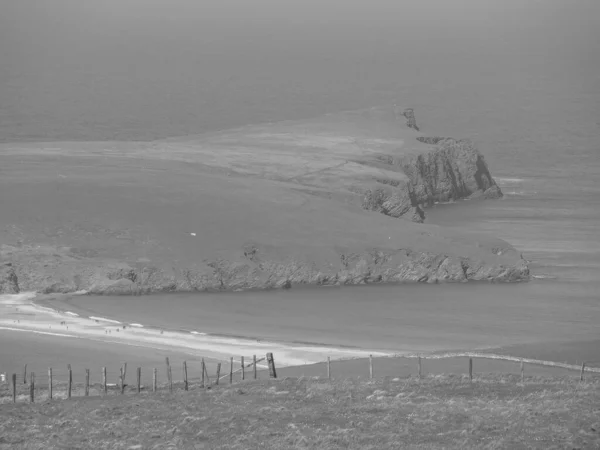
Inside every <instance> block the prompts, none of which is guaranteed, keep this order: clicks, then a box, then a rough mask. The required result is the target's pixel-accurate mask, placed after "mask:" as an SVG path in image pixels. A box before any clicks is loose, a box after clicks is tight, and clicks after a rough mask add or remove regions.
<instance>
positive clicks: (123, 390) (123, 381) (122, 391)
mask: <svg viewBox="0 0 600 450" xmlns="http://www.w3.org/2000/svg"><path fill="white" fill-rule="evenodd" d="M120 371H121V376H120V377H119V378H121V394H124V393H125V377H124V376H123V367H121V369H120Z"/></svg>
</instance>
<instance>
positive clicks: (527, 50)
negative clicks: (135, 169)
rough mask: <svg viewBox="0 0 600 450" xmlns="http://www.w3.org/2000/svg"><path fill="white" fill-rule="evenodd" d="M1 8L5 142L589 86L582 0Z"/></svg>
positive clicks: (593, 67) (592, 39)
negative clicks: (527, 87) (526, 88)
mask: <svg viewBox="0 0 600 450" xmlns="http://www.w3.org/2000/svg"><path fill="white" fill-rule="evenodd" d="M0 5H1V6H0V61H1V62H2V63H1V64H0V141H4V142H8V141H19V140H87V139H90V140H98V139H100V140H104V139H124V140H132V139H143V140H145V139H154V138H158V137H165V136H176V135H185V134H194V133H200V132H203V131H206V130H211V129H215V128H227V127H230V126H236V125H241V124H246V123H253V122H254V123H255V122H261V121H265V120H282V119H294V118H302V117H309V116H314V115H316V114H320V113H323V112H330V111H338V110H341V109H354V108H361V107H367V106H372V105H375V104H381V103H390V102H394V101H402V102H406V103H411V106H414V104H418V103H419V101H420V99H422V98H424V95H423V92H428V91H427V89H428V87H430V88H431V90H437V92H438V93H437V94H436V95H438V96H447V95H450V94H451V93H452V91H453V90H455V91H456V92H458V91H460V90H468V89H470V90H471V91H473V92H480V94H478V95H484V96H485V95H488V94H487V92H488V91H490V90H494V91H495V92H497V94H498V95H513V93H514V92H515V91H518V90H519V89H520V88H521V86H522V85H523V83H528V84H536V83H538V82H539V84H540V86H544V88H546V89H555V88H554V87H553V86H554V84H557V83H558V84H559V85H560V87H559V88H558V89H557V91H565V92H567V93H568V95H571V91H573V92H575V94H577V92H579V90H581V91H582V92H592V91H593V90H594V89H595V88H596V87H598V86H600V70H598V69H599V68H600V56H599V52H598V51H597V48H596V47H597V43H598V42H600V26H598V24H599V23H600V19H599V17H600V2H595V1H593V0H589V1H588V0H580V1H576V2H564V1H543V2H542V1H533V0H529V1H523V0H520V1H508V2H507V1H499V0H487V1H486V0H454V1H443V0H428V1H421V2H406V1H404V2H403V1H382V0H376V1H373V2H369V3H368V5H367V3H366V2H341V1H325V2H317V1H316V0H311V1H304V2H299V1H279V2H277V1H274V0H272V1H267V0H259V1H254V2H252V3H250V2H242V1H222V0H221V1H217V0H210V1H203V2H200V1H192V0H174V1H170V2H167V1H164V0H119V1H117V0H103V1H80V0H55V1H52V2H45V1H41V0H19V1H18V2H17V1H10V0H2V1H1V2H0ZM538 80H539V81H538ZM469 86H470V87H469ZM453 95H456V96H457V100H454V102H453V104H456V103H457V101H458V100H460V98H461V97H460V96H459V94H453ZM460 95H463V94H460ZM432 101H433V100H432ZM482 101H489V100H483V99H482Z"/></svg>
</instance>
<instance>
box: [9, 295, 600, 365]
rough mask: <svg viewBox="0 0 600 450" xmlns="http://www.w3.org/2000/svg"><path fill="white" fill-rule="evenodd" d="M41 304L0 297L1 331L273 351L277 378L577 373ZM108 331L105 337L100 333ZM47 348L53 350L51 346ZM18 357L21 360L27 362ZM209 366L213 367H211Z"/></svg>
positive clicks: (532, 361)
mask: <svg viewBox="0 0 600 450" xmlns="http://www.w3.org/2000/svg"><path fill="white" fill-rule="evenodd" d="M53 297H54V298H55V297H56V296H53ZM66 297H70V296H66ZM45 300H49V299H48V297H47V296H37V295H36V294H35V293H23V294H17V295H2V296H0V311H2V309H5V308H6V309H9V310H11V311H10V312H9V313H8V314H1V315H0V332H9V333H14V332H18V331H20V332H24V333H31V334H32V335H37V336H40V338H41V339H44V338H45V336H48V337H50V336H52V337H55V338H57V339H58V340H59V341H60V339H61V338H63V339H64V338H67V339H69V338H70V339H69V341H71V339H72V341H71V342H72V343H73V342H74V343H76V345H78V346H79V348H81V349H85V348H89V349H90V350H91V349H96V348H97V347H98V345H100V347H102V346H103V345H104V344H108V345H111V344H117V347H116V348H115V347H114V346H113V347H112V348H111V351H112V352H113V353H116V354H122V355H123V356H124V355H125V354H126V353H127V352H129V353H130V352H131V349H132V348H135V347H138V348H139V349H140V351H142V350H143V351H144V352H145V353H147V354H154V353H155V354H156V357H157V359H158V360H159V359H160V358H159V357H158V355H159V354H162V355H163V356H164V355H165V354H167V355H173V356H175V359H177V358H181V357H183V358H184V359H186V357H185V356H184V355H190V356H191V357H192V359H191V360H190V359H188V361H190V362H192V364H195V363H193V361H196V364H197V363H198V361H199V360H200V358H204V359H206V361H207V364H210V365H211V366H216V363H217V362H221V363H228V362H229V358H230V357H233V358H234V362H235V364H239V363H240V355H242V356H245V357H250V356H251V355H252V354H256V355H257V356H260V355H263V354H264V353H267V352H273V353H274V355H275V360H276V365H277V367H278V372H279V373H280V375H281V376H283V377H286V376H323V374H324V373H325V367H326V366H325V365H324V364H325V363H326V361H327V357H329V358H330V359H331V363H332V364H333V363H335V364H336V367H337V368H336V369H335V370H336V372H337V371H338V370H342V373H344V374H345V376H350V377H352V376H360V377H362V376H366V373H367V368H368V366H369V363H368V361H369V355H371V356H372V361H373V364H374V365H375V367H376V371H377V373H380V374H382V375H383V374H385V375H386V376H388V375H389V374H390V373H394V374H396V376H400V375H402V374H403V375H407V376H410V375H411V374H412V375H414V373H413V372H414V370H415V368H416V359H417V358H419V357H420V358H422V359H423V363H424V364H426V367H427V371H428V372H430V373H432V374H441V373H461V372H463V371H464V366H465V364H466V363H465V361H467V360H468V358H469V357H473V358H476V360H477V363H476V366H477V370H478V371H479V372H498V371H499V372H502V373H504V372H506V373H514V372H515V371H518V364H519V362H524V363H526V364H527V366H528V367H529V368H528V369H527V373H529V374H538V375H544V374H545V375H560V374H561V373H562V374H564V375H567V374H569V373H571V374H572V373H575V372H578V370H579V368H580V365H579V366H578V365H574V364H573V361H570V362H569V363H567V361H562V360H561V359H560V357H559V356H560V355H561V352H560V351H559V352H558V353H556V354H555V355H553V356H550V355H544V354H543V352H542V353H538V354H537V355H536V350H535V346H533V347H532V346H529V345H525V344H524V345H522V349H520V350H521V351H519V349H518V348H513V347H498V346H494V347H492V346H489V347H482V348H470V349H467V348H465V349H458V348H457V349H453V350H448V349H439V350H431V351H420V352H415V351H405V352H395V351H386V352H377V351H370V350H366V349H360V348H345V349H341V348H338V347H334V346H327V345H316V344H312V345H310V346H297V345H296V346H294V345H291V344H289V343H282V342H274V341H263V342H255V341H253V340H252V339H250V338H247V337H246V338H242V339H239V338H238V339H232V338H228V337H222V336H221V337H216V336H214V335H210V334H207V333H199V332H196V333H194V332H192V331H189V330H186V331H173V330H160V329H157V328H153V327H145V326H143V325H142V324H129V323H126V322H125V321H116V320H113V319H108V318H102V317H97V316H87V317H86V316H83V315H80V314H77V313H73V312H72V311H59V310H57V309H54V308H51V307H48V306H44V303H45ZM69 313H70V314H69ZM11 316H12V317H11ZM10 322H12V323H10ZM15 322H16V323H15ZM136 325H137V326H136ZM124 326H125V328H123V327H124ZM107 330H109V331H110V332H109V333H107ZM116 330H119V331H116ZM86 342H89V344H86ZM588 344H589V343H588ZM43 345H44V344H42V346H43ZM52 345H53V346H54V343H53V344H52ZM511 348H512V349H513V351H512V352H511ZM527 349H529V350H527ZM538 350H539V349H538ZM171 352H172V353H171ZM563 353H564V352H563ZM177 355H179V356H177ZM544 356H546V357H545V358H544ZM9 359H10V355H9ZM21 359H24V360H25V361H27V359H28V358H21ZM75 359H76V360H77V358H75ZM153 359H154V358H153ZM172 359H173V358H172ZM590 363H591V364H592V365H590V364H588V365H587V366H586V373H587V374H589V375H590V376H598V374H600V367H595V366H596V365H597V364H596V362H595V361H593V362H592V361H590ZM579 364H581V362H579ZM412 366H415V367H412ZM257 368H258V370H259V371H265V370H266V369H268V367H267V366H266V365H265V364H264V363H263V364H257ZM212 369H213V370H214V367H212Z"/></svg>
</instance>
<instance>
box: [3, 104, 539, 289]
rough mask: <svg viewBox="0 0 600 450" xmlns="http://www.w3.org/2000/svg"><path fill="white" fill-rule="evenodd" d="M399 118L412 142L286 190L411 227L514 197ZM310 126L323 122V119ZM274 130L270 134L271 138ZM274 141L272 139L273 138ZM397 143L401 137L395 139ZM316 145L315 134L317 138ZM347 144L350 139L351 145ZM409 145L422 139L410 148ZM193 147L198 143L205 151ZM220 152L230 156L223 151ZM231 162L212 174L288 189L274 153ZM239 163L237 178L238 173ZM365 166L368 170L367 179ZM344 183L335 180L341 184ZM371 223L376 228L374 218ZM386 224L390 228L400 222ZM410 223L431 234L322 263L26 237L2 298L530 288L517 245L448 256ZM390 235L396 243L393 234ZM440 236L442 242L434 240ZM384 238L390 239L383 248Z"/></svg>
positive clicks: (7, 262) (465, 144)
mask: <svg viewBox="0 0 600 450" xmlns="http://www.w3.org/2000/svg"><path fill="white" fill-rule="evenodd" d="M394 112H395V114H396V117H398V116H399V115H401V116H403V117H405V118H406V119H407V123H406V131H405V132H404V134H403V135H402V139H403V140H396V141H394V140H389V141H387V142H389V144H385V145H384V144H381V145H380V142H383V141H382V139H378V136H377V135H375V136H374V137H372V140H371V141H366V138H364V135H363V140H365V142H367V144H365V145H366V146H367V147H368V148H367V149H366V150H364V149H362V148H361V149H360V151H357V150H356V149H354V147H352V148H350V147H349V148H350V149H351V150H352V151H354V152H355V153H354V154H350V153H349V152H348V150H347V149H342V150H343V151H344V152H345V153H344V152H342V153H340V154H341V155H342V156H341V157H343V158H345V162H343V163H341V164H337V165H334V164H332V165H331V167H326V168H325V169H320V170H316V171H312V172H307V173H305V174H302V175H301V176H294V177H291V178H289V179H286V180H283V183H285V184H282V186H285V187H286V188H287V187H290V188H291V189H292V190H298V191H301V192H303V194H304V195H306V194H305V193H307V194H308V195H309V196H311V198H312V197H315V196H316V197H326V198H327V200H323V201H325V202H332V203H323V204H322V205H321V206H319V208H320V209H319V210H326V209H327V208H329V206H327V205H330V204H333V202H335V203H338V202H337V200H336V198H337V197H336V196H338V195H342V197H340V198H342V199H345V200H344V201H345V202H346V204H349V205H351V207H355V206H357V207H358V208H359V209H362V210H366V211H373V212H378V213H381V214H383V215H386V216H390V217H394V218H403V219H409V222H423V221H424V220H425V217H426V215H425V210H426V208H427V207H430V206H431V205H433V204H435V203H438V202H448V201H454V200H459V199H466V198H475V197H481V198H486V199H490V198H499V197H501V196H502V192H501V190H500V188H499V187H498V185H497V184H496V183H495V181H494V179H493V177H492V175H491V174H490V171H489V169H488V167H487V164H486V162H485V160H484V157H483V156H482V155H481V153H480V152H479V151H478V150H477V148H476V147H475V146H474V145H473V143H472V142H470V141H468V140H457V139H452V138H441V137H424V136H422V133H421V132H420V131H419V128H418V127H417V126H416V121H415V117H414V112H413V111H412V110H410V109H407V110H405V111H404V112H403V113H402V114H398V112H397V111H396V110H394ZM381 114H382V113H381V112H380V111H375V110H373V111H370V112H368V114H367V115H365V113H359V114H355V115H350V116H345V117H343V120H341V119H336V120H337V122H331V123H332V124H333V125H332V124H331V123H327V125H328V126H329V127H330V129H334V130H335V131H336V132H338V133H339V134H341V133H340V132H339V129H340V127H341V125H340V123H343V126H344V127H347V128H350V129H351V127H352V126H353V125H354V123H355V122H356V121H357V120H358V119H357V117H358V118H360V119H361V120H362V122H360V125H361V126H363V128H366V127H367V125H369V126H370V125H371V124H372V123H373V121H376V120H379V118H380V117H379V115H381ZM364 117H367V118H366V119H364ZM327 120H330V119H327ZM348 123H349V124H350V126H348ZM365 124H367V125H365ZM309 125H310V126H315V125H314V123H312V124H309ZM319 125H320V124H319ZM392 125H393V124H392ZM295 126H296V125H292V126H289V125H285V126H284V127H280V128H278V129H277V131H278V132H280V134H277V133H274V132H273V131H272V130H270V129H267V128H264V127H263V128H259V129H258V130H253V132H252V133H253V134H249V135H248V136H247V137H246V135H245V134H243V133H240V132H235V131H234V132H233V133H231V134H228V135H224V136H217V138H215V137H210V138H208V140H205V141H202V142H200V143H194V144H193V146H192V145H190V144H186V145H187V147H186V152H187V153H185V154H184V153H183V152H180V154H182V155H185V158H188V159H187V160H186V161H185V162H186V163H187V164H188V165H191V163H194V164H196V162H195V160H192V159H189V158H201V157H200V156H198V155H199V153H198V152H201V151H204V150H203V149H204V147H207V146H208V144H210V145H211V146H222V145H223V142H228V145H229V146H230V147H231V148H236V147H235V145H237V142H239V141H242V142H245V141H246V140H247V141H248V142H250V143H249V144H248V145H249V148H250V149H254V148H259V147H260V145H262V144H261V143H262V142H267V144H265V145H268V143H269V142H270V141H269V139H271V140H274V138H273V136H275V137H276V139H279V140H281V139H282V138H281V136H284V135H285V136H286V139H288V136H289V135H290V134H291V131H290V130H292V131H293V130H294V127H295ZM304 126H305V125H304ZM394 126H395V125H394ZM286 127H287V128H286ZM336 127H337V128H336ZM265 130H268V131H269V133H268V134H267V133H266V132H265ZM281 130H283V132H281ZM343 131H346V128H343ZM363 131H364V130H363ZM392 132H395V130H392ZM236 133H238V134H236ZM244 133H246V131H244ZM328 133H329V134H324V133H321V134H318V132H315V136H316V138H319V139H321V140H323V139H325V138H326V139H328V140H330V141H331V140H332V137H331V135H330V134H331V133H330V132H329V129H328ZM232 136H233V137H232ZM257 136H259V138H257ZM264 136H267V138H266V139H265V137H264ZM393 137H394V138H397V136H395V135H394V136H393ZM316 138H313V140H314V141H315V142H316V141H317V139H316ZM252 139H257V143H255V144H253V143H252ZM293 139H295V140H293V142H292V144H289V142H287V143H286V145H288V146H293V145H298V144H297V140H298V137H297V136H295V137H293ZM336 139H338V141H340V139H339V138H336ZM406 139H409V140H410V141H409V142H408V143H406ZM227 140H229V141H227ZM230 141H231V142H233V144H231V142H230ZM279 142H280V141H277V142H276V143H278V144H279ZM396 142H398V143H400V144H402V145H404V147H405V148H404V149H403V150H402V151H401V152H398V151H397V150H396V149H397V145H400V144H396ZM207 143H208V144H207ZM253 145H254V147H252V146H253ZM306 145H307V146H306V147H305V148H306V149H308V150H307V151H306V153H307V154H308V153H309V152H312V151H313V147H314V144H312V143H309V144H306ZM378 146H379V147H378ZM413 146H414V147H413ZM188 147H189V148H192V150H193V152H192V151H190V150H189V148H188ZM338 147H339V145H338V144H336V145H335V146H333V147H331V148H332V149H333V150H332V151H333V152H335V151H338V152H339V149H338ZM382 147H385V148H382ZM156 148H160V147H159V146H158V145H155V146H147V147H146V148H144V149H143V151H144V155H149V157H152V156H153V155H154V157H155V158H156V161H158V162H157V164H166V163H165V162H163V159H164V157H162V155H161V154H159V153H157V152H156ZM292 151H293V153H291V154H292V155H294V157H297V156H298V154H300V155H302V153H298V152H296V151H295V149H294V148H293V147H292ZM152 152H156V153H155V154H153V153H152ZM212 152H213V153H210V152H208V153H205V154H204V155H205V159H203V160H202V167H204V166H206V162H205V160H206V159H207V158H208V157H210V156H212V155H214V154H218V153H215V151H212ZM220 152H221V153H223V152H224V151H223V150H220ZM92 153H93V152H92ZM313 153H314V152H313ZM311 154H312V153H311ZM231 155H232V156H230V159H229V160H228V161H226V163H223V162H221V161H216V162H214V163H212V165H211V166H210V167H209V172H216V171H217V169H218V170H221V171H222V170H224V169H223V168H224V167H225V168H228V169H227V170H229V172H228V173H227V175H226V177H227V178H224V179H225V182H227V183H232V182H233V181H234V177H236V176H239V177H244V179H252V180H256V179H262V180H267V182H272V181H273V180H275V181H277V182H278V183H282V177H281V175H280V174H281V169H279V170H278V171H273V172H272V173H271V174H270V173H269V167H268V166H269V165H270V164H272V160H269V159H268V158H271V156H269V155H268V154H267V155H266V156H261V157H263V158H267V159H263V161H266V162H262V163H260V164H259V163H257V162H254V161H250V162H251V163H253V164H254V165H255V166H256V167H259V168H260V170H261V172H260V173H258V169H254V168H253V166H252V164H247V165H245V166H243V167H242V164H238V163H237V161H235V160H234V159H232V158H234V157H235V158H240V156H239V154H236V153H231ZM338 156H339V155H338ZM177 157H179V156H177ZM244 157H245V156H244ZM63 158H64V157H63ZM161 158H163V159H161ZM172 158H175V156H174V157H172ZM63 161H64V159H63ZM332 161H334V160H332ZM157 167H158V166H157ZM198 167H200V166H198ZM278 167H281V166H278ZM361 167H362V168H364V169H361ZM231 168H234V169H235V171H234V170H230V169H231ZM199 170H200V169H199ZM202 170H206V169H202ZM358 170H363V172H357V171H358ZM211 175H212V173H211ZM232 175H233V176H232ZM206 176H208V175H206ZM332 180H334V183H333V184H332ZM348 180H349V181H348ZM262 183H264V181H263V182H262ZM336 183H337V184H336ZM261 186H262V185H261ZM309 189H310V190H309ZM215 190H217V189H216V188H215ZM321 200H322V199H319V200H314V201H315V202H316V201H321ZM338 200H339V199H338ZM323 205H324V206H323ZM352 205H355V206H352ZM307 214H309V213H307ZM344 214H346V213H344ZM367 214H368V213H367ZM302 217H308V216H302ZM369 217H372V216H370V215H369ZM223 220H226V219H223ZM361 220H363V222H364V220H365V218H361ZM372 220H374V221H376V220H377V219H375V218H373V219H372ZM382 220H389V219H382ZM402 223H404V224H406V225H402ZM384 225H385V226H387V227H389V226H390V224H389V223H388V222H386V224H384ZM410 226H412V227H423V228H424V229H423V231H422V232H419V231H417V229H415V230H413V229H412V228H411V229H410V230H409V231H403V230H405V229H406V228H407V227H409V225H408V224H407V222H406V221H405V220H402V221H400V222H399V223H398V227H401V228H400V231H401V232H402V233H404V234H403V235H402V236H403V238H402V239H401V240H400V244H399V243H398V242H396V241H390V243H389V245H387V242H386V241H381V239H382V237H375V238H373V239H371V240H370V241H365V242H359V241H357V242H356V245H351V246H337V247H336V245H334V243H332V244H331V245H332V246H333V247H336V249H335V250H333V249H332V250H331V252H330V255H329V256H328V257H327V258H324V259H323V258H322V259H318V258H314V259H311V257H310V255H308V256H307V255H306V254H305V255H298V254H296V253H295V251H294V250H291V251H284V250H282V249H275V250H273V247H272V246H271V245H270V243H269V241H268V240H267V241H264V240H263V241H262V244H261V242H258V241H255V240H252V241H250V240H248V241H246V242H244V243H240V244H241V245H239V244H238V245H235V244H233V243H232V244H231V248H230V249H229V250H228V251H227V252H225V254H223V252H212V253H213V254H212V255H211V254H202V256H201V257H199V258H198V260H197V261H194V262H193V263H189V262H188V263H175V262H173V261H170V260H168V258H167V257H166V256H164V257H163V256H162V255H163V253H160V252H158V255H159V257H155V258H150V259H147V260H145V261H140V260H139V259H138V261H137V262H135V263H132V262H131V261H130V260H127V261H126V260H124V259H122V258H118V257H116V258H115V257H111V255H104V256H102V257H99V255H98V252H96V251H91V250H89V251H83V250H82V249H81V247H80V246H75V245H73V246H70V245H56V244H54V245H52V244H51V243H50V242H48V240H46V242H40V241H36V240H35V239H34V240H29V241H28V242H26V243H25V242H24V241H26V240H19V241H18V242H17V243H14V242H13V243H2V246H1V247H0V256H1V258H2V261H3V265H2V266H0V293H18V292H24V291H37V292H43V293H55V292H61V293H70V292H76V291H81V290H85V291H87V292H89V293H92V294H107V295H113V294H114V295H116V294H119V295H138V294H140V293H151V292H189V291H206V290H210V291H213V290H216V291H223V290H245V289H273V288H291V287H293V286H294V285H305V284H310V285H341V284H344V285H354V284H374V283H440V282H466V281H488V282H519V281H527V280H529V278H530V274H529V268H528V266H527V261H526V260H524V259H523V258H522V257H521V255H519V253H518V252H517V251H516V250H515V249H514V248H512V247H511V246H510V245H509V244H507V243H505V242H502V241H500V243H499V244H495V245H489V246H486V245H480V244H479V243H476V245H471V244H472V243H471V242H467V241H468V238H466V237H465V236H462V237H460V238H455V237H452V236H441V237H440V236H437V237H436V238H435V239H439V240H440V242H442V243H449V244H448V245H450V247H448V248H450V250H447V249H444V248H441V247H440V250H438V249H437V248H438V246H437V245H436V244H435V242H437V241H435V239H434V238H433V237H432V238H428V237H427V236H433V234H431V232H430V231H428V229H426V225H419V224H414V225H410ZM357 227H358V228H359V229H360V230H363V229H364V225H363V226H362V227H363V228H360V226H358V225H357ZM367 229H368V226H367ZM386 230H387V229H386ZM258 231H261V230H258ZM385 233H386V236H387V234H388V231H386V232H385ZM407 233H408V234H407ZM410 233H412V234H411V235H414V236H419V239H421V241H420V243H419V244H417V243H416V242H415V239H414V238H410V236H409V234H410ZM46 234H47V233H46ZM88 234H89V233H88ZM421 235H423V236H421ZM250 237H251V236H250ZM247 238H248V237H246V238H245V239H244V240H246V239H247ZM389 239H390V240H391V239H392V238H391V237H390V238H389ZM473 239H474V238H473ZM428 240H430V241H431V242H430V243H428ZM55 241H56V240H55ZM371 241H372V242H371ZM5 242H7V240H6V239H5ZM382 242H385V244H383V245H382ZM456 242H460V243H461V245H462V243H467V244H469V245H470V247H469V248H471V247H476V249H475V251H471V250H469V251H466V250H465V251H463V250H461V248H460V247H457V246H456V245H455V243H456ZM140 245H141V244H140ZM298 245H300V246H299V247H297V248H299V249H302V248H303V247H302V244H301V243H300V244H298ZM444 245H445V244H444ZM138 247H139V246H138ZM166 247H167V246H166V245H165V246H163V248H166ZM157 248H158V247H157ZM331 255H333V256H331ZM335 255H337V256H335ZM335 260H337V261H335Z"/></svg>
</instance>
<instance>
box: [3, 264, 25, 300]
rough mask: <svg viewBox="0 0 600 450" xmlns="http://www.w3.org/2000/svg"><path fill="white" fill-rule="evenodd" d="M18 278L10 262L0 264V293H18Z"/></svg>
mask: <svg viewBox="0 0 600 450" xmlns="http://www.w3.org/2000/svg"><path fill="white" fill-rule="evenodd" d="M19 292H20V288H19V279H18V277H17V274H16V273H15V268H14V266H13V265H12V263H3V264H0V294H18V293H19Z"/></svg>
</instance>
